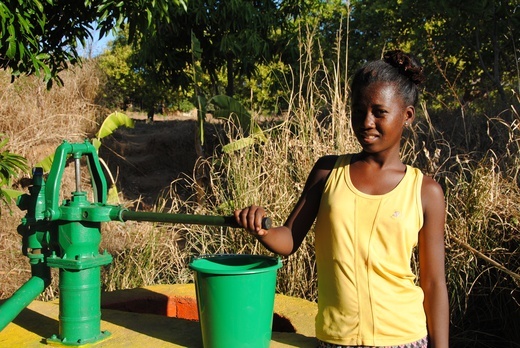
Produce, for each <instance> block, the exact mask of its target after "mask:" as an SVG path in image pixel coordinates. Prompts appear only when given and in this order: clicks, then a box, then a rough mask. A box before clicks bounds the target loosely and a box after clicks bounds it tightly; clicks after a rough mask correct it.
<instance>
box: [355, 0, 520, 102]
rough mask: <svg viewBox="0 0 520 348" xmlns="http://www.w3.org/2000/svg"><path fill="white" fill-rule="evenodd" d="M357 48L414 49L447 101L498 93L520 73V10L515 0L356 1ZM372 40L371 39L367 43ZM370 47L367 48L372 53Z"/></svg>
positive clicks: (376, 52) (362, 51)
mask: <svg viewBox="0 0 520 348" xmlns="http://www.w3.org/2000/svg"><path fill="white" fill-rule="evenodd" d="M352 3H353V12H352V28H353V40H351V42H352V50H353V54H354V55H356V56H358V57H360V58H358V59H357V60H362V58H361V55H364V56H365V57H367V55H368V56H369V57H368V58H377V57H378V56H380V55H381V53H382V52H383V51H384V50H386V49H389V48H397V47H399V48H402V49H404V50H410V51H412V52H414V53H415V54H416V55H417V56H418V58H419V59H421V60H422V62H423V65H424V66H425V69H426V71H427V72H428V75H429V78H428V80H429V85H428V90H429V92H431V95H432V96H435V98H438V99H440V101H441V103H442V105H453V103H450V102H449V101H448V99H452V100H454V101H455V105H457V106H458V105H464V104H465V103H468V102H470V101H472V100H477V99H479V98H482V97H484V96H489V95H492V94H497V95H498V96H499V97H500V100H501V101H502V102H505V101H506V100H508V96H507V94H506V93H505V87H506V86H508V85H511V83H512V82H513V81H514V80H515V79H517V76H515V74H517V72H518V67H517V65H516V60H517V58H516V57H517V56H518V47H520V38H519V37H515V36H514V34H515V28H518V27H520V11H518V4H517V2H516V1H514V0H506V1H497V0H491V1H489V0H476V1H472V2H465V1H458V0H440V1H432V0H429V1H423V2H421V3H420V4H419V3H418V2H417V1H415V0H400V1H386V0H369V1H363V0H356V1H352ZM367 43H370V44H367ZM367 53H368V54H367ZM446 91H450V92H448V93H447V92H446Z"/></svg>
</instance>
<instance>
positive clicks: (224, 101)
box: [209, 95, 252, 134]
mask: <svg viewBox="0 0 520 348" xmlns="http://www.w3.org/2000/svg"><path fill="white" fill-rule="evenodd" d="M209 102H210V103H212V104H214V105H215V106H217V107H218V108H219V109H218V110H215V114H214V116H215V117H216V118H223V119H232V120H233V121H234V122H237V123H238V124H237V126H239V127H240V128H241V129H242V130H243V131H244V134H248V133H249V130H250V129H251V123H252V118H251V114H250V113H249V112H248V111H247V110H246V108H245V107H244V106H243V105H242V104H241V103H239V102H238V101H236V100H235V99H233V98H231V97H228V96H227V95H217V96H215V97H213V98H211V99H210V101H209Z"/></svg>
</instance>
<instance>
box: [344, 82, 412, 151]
mask: <svg viewBox="0 0 520 348" xmlns="http://www.w3.org/2000/svg"><path fill="white" fill-rule="evenodd" d="M352 97H353V99H352V128H353V130H354V134H355V135H356V138H357V140H358V141H359V143H360V144H361V146H362V147H363V151H365V152H367V153H381V152H385V151H388V150H397V151H399V148H400V142H401V136H402V133H403V127H404V126H405V124H410V123H411V122H412V121H413V118H414V116H415V109H414V107H413V106H410V105H406V104H405V102H404V100H403V98H402V97H401V96H400V94H399V93H398V91H396V89H395V85H394V84H392V83H390V82H373V83H371V84H369V85H366V86H363V87H361V88H360V89H359V90H357V91H355V93H354V94H353V96H352Z"/></svg>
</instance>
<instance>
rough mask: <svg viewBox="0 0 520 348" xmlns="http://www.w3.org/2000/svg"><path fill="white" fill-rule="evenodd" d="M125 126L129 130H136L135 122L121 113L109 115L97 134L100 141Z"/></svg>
mask: <svg viewBox="0 0 520 348" xmlns="http://www.w3.org/2000/svg"><path fill="white" fill-rule="evenodd" d="M121 126H125V127H129V128H134V120H132V119H131V118H130V117H128V116H127V115H125V114H123V113H121V112H117V111H116V112H114V113H111V114H110V115H108V117H107V118H106V119H105V121H103V124H102V125H101V128H99V131H98V132H97V134H96V137H97V138H98V139H103V138H104V137H106V136H109V135H110V134H112V133H113V132H114V131H115V130H116V129H117V128H119V127H121Z"/></svg>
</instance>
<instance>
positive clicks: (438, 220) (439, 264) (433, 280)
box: [419, 177, 450, 348]
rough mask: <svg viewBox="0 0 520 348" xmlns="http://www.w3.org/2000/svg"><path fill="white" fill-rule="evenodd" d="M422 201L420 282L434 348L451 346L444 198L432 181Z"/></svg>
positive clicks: (425, 184) (425, 186) (426, 179)
mask: <svg viewBox="0 0 520 348" xmlns="http://www.w3.org/2000/svg"><path fill="white" fill-rule="evenodd" d="M421 197H422V202H423V212H424V225H423V228H422V229H421V231H420V232H419V267H420V271H419V279H420V283H421V288H422V289H423V291H424V310H425V312H426V320H427V325H428V336H429V341H430V347H432V348H448V346H449V322H450V318H449V316H450V315H449V302H448V291H447V288H446V275H445V270H444V261H445V260H444V254H445V252H444V222H445V214H446V213H445V206H444V194H443V192H442V188H441V187H440V185H439V184H438V183H437V182H435V181H434V180H433V179H432V178H429V177H424V180H423V185H422V190H421Z"/></svg>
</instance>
